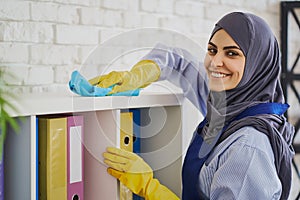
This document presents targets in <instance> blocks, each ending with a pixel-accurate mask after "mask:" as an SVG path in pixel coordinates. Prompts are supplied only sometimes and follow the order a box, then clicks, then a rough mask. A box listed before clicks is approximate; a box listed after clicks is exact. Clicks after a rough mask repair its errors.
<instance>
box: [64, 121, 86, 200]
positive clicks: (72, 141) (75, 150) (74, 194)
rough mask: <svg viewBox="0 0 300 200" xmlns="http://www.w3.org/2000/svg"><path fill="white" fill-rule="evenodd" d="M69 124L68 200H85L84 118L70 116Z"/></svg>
mask: <svg viewBox="0 0 300 200" xmlns="http://www.w3.org/2000/svg"><path fill="white" fill-rule="evenodd" d="M67 124H68V136H67V200H83V199H84V158H83V156H84V153H83V152H84V151H83V116H69V117H67Z"/></svg>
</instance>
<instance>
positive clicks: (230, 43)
mask: <svg viewBox="0 0 300 200" xmlns="http://www.w3.org/2000/svg"><path fill="white" fill-rule="evenodd" d="M149 57H151V56H149ZM175 60H176V59H175ZM151 61H152V64H153V63H156V64H157V65H158V66H159V67H161V63H159V62H158V61H157V60H155V59H151ZM174 63H176V62H174ZM174 63H173V65H171V66H172V67H173V68H177V69H179V70H177V71H178V72H182V73H187V72H186V69H187V67H188V65H186V68H181V67H178V66H176V65H174ZM178 63H181V62H178ZM204 65H205V69H206V72H207V75H208V79H209V81H208V87H209V90H210V91H209V94H208V97H207V105H206V110H207V114H206V117H205V119H204V120H203V121H202V122H201V123H200V124H199V126H198V128H197V130H196V131H195V133H194V137H193V140H192V142H191V144H190V146H189V149H188V152H187V154H186V157H185V161H184V165H183V171H182V179H183V192H182V199H189V200H193V199H243V200H244V199H287V198H288V196H289V192H290V187H291V159H292V157H293V155H294V151H293V148H292V146H291V142H292V137H293V133H294V129H293V127H292V126H291V125H290V124H289V123H288V122H287V121H286V118H285V117H284V115H283V114H284V112H285V111H286V110H287V108H288V105H287V104H284V103H285V102H284V96H283V92H282V89H281V86H280V81H279V75H280V52H279V47H278V43H277V41H276V38H275V37H274V35H273V33H272V31H271V30H270V28H269V27H268V25H267V24H266V23H265V22H264V21H263V20H262V19H261V18H259V17H257V16H255V15H253V14H249V13H241V12H233V13H230V14H227V15H225V16H224V17H223V18H222V19H221V20H220V21H219V22H218V23H217V24H216V25H215V28H214V30H213V32H212V34H211V37H210V40H209V42H208V48H207V54H206V57H205V61H204ZM161 68H162V67H161ZM162 71H163V70H162ZM188 74H190V73H188ZM198 83H199V82H198ZM202 83H203V81H202ZM193 86H194V85H193ZM196 87H198V89H194V91H205V89H203V88H205V84H198V85H197V86H196ZM199 88H202V89H199ZM196 94H202V97H200V96H201V95H199V97H198V100H199V101H198V102H200V104H201V99H204V97H205V98H206V96H205V95H206V94H205V92H204V93H196ZM202 105H203V104H202ZM200 107H201V106H200ZM203 113H205V112H204V111H203ZM103 155H104V158H105V163H106V164H107V165H108V166H109V168H108V172H109V173H110V174H111V175H113V176H114V177H116V178H118V179H119V180H120V181H121V182H122V183H123V184H125V185H126V186H127V187H128V188H129V189H131V190H132V191H133V192H134V193H136V194H139V195H141V196H143V197H145V198H146V199H155V200H156V199H178V197H176V196H175V195H174V194H173V193H172V192H171V191H170V190H168V189H167V188H166V187H165V186H163V185H161V184H160V183H159V181H158V180H157V179H154V178H153V173H152V170H151V168H150V167H149V166H148V165H147V164H146V163H145V162H144V161H143V160H142V159H141V158H140V157H138V156H137V155H135V154H133V153H130V152H126V151H123V150H120V149H116V148H108V149H107V152H105V153H104V154H103Z"/></svg>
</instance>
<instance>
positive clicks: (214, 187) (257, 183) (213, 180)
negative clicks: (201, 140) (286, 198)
mask: <svg viewBox="0 0 300 200" xmlns="http://www.w3.org/2000/svg"><path fill="white" fill-rule="evenodd" d="M199 181H200V184H201V185H200V187H201V189H202V191H203V192H204V193H205V194H206V195H207V196H209V197H210V199H211V200H216V199H226V200H229V199H241V200H247V199H255V200H260V199H261V200H266V199H280V195H281V182H280V180H279V178H278V176H277V172H276V168H275V164H274V155H273V152H272V148H271V145H270V142H269V140H268V137H267V136H266V135H265V134H263V133H261V132H259V131H257V130H256V129H254V128H252V127H244V128H242V129H240V130H238V131H236V132H235V133H234V134H232V135H231V136H229V137H228V138H227V139H225V140H224V141H223V142H222V143H220V144H219V145H218V146H217V147H216V148H215V149H214V150H213V152H212V153H211V155H210V156H209V158H208V160H207V161H206V163H205V164H204V165H203V167H202V169H201V171H200V174H199Z"/></svg>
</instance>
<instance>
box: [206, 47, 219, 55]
mask: <svg viewBox="0 0 300 200" xmlns="http://www.w3.org/2000/svg"><path fill="white" fill-rule="evenodd" d="M207 52H208V53H209V54H210V55H212V54H216V53H217V50H216V49H215V48H207Z"/></svg>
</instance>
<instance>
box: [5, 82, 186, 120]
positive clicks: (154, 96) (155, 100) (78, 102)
mask: <svg viewBox="0 0 300 200" xmlns="http://www.w3.org/2000/svg"><path fill="white" fill-rule="evenodd" d="M152 89H153V87H152ZM153 91H155V92H153ZM182 99H183V94H182V92H181V91H178V90H177V91H174V90H172V91H170V90H168V91H166V90H149V89H147V90H142V91H141V92H140V95H139V96H105V97H82V96H79V95H76V94H73V93H71V92H66V93H28V94H20V95H18V100H15V99H12V100H11V103H12V104H13V105H15V107H16V108H17V111H13V110H8V111H9V114H10V115H11V116H13V117H16V116H31V115H46V114H60V113H71V112H86V111H93V110H95V111H96V110H109V109H123V108H135V107H139V108H142V107H157V106H174V105H181V102H182Z"/></svg>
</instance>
